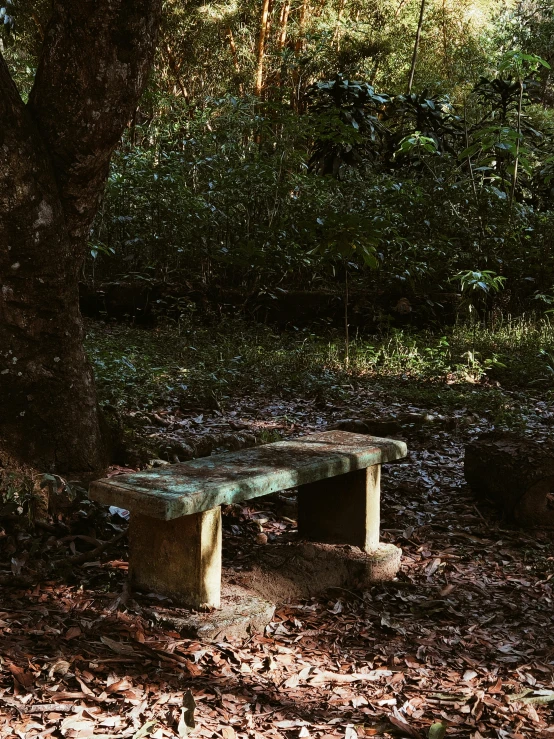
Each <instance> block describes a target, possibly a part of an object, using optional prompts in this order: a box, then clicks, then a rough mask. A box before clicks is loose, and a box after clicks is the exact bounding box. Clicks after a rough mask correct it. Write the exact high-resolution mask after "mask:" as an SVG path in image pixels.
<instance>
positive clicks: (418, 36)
mask: <svg viewBox="0 0 554 739" xmlns="http://www.w3.org/2000/svg"><path fill="white" fill-rule="evenodd" d="M424 15H425V0H421V5H420V6H419V20H418V23H417V31H416V37H415V41H414V50H413V53H412V63H411V65H410V75H409V77H408V88H407V94H408V95H410V94H411V92H412V85H413V84H414V75H415V70H416V64H417V55H418V52H419V41H420V39H421V29H422V28H423V17H424Z"/></svg>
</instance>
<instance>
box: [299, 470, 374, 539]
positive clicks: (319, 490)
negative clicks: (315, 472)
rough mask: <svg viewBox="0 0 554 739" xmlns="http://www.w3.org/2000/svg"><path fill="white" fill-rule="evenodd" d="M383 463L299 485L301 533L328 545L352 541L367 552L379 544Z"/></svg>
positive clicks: (306, 537) (304, 536)
mask: <svg viewBox="0 0 554 739" xmlns="http://www.w3.org/2000/svg"><path fill="white" fill-rule="evenodd" d="M380 477H381V465H374V466H373V467H367V468H366V469H363V470H356V471H355V472H348V473H347V474H346V475H340V476H339V477H332V478H330V479H328V480H320V481H319V482H312V483H309V484H308V485H301V486H300V487H299V488H298V533H299V535H300V536H301V537H302V538H304V539H311V540H312V541H319V542H323V543H328V544H351V545H353V546H356V547H359V548H360V549H362V550H364V551H365V552H372V551H375V550H376V549H377V548H378V546H379V523H380V521H379V515H380V514H379V500H380Z"/></svg>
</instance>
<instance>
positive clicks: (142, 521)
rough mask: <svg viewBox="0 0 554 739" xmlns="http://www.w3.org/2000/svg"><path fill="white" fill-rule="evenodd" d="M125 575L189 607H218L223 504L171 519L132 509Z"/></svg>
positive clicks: (133, 582)
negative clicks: (145, 514) (127, 568)
mask: <svg viewBox="0 0 554 739" xmlns="http://www.w3.org/2000/svg"><path fill="white" fill-rule="evenodd" d="M129 579H130V582H131V585H132V586H133V587H134V588H137V589H139V590H143V591H146V592H155V593H163V594H164V595H166V596H168V597H170V598H173V600H174V601H175V602H176V603H178V604H180V605H183V606H188V607H189V608H195V609H200V610H203V609H209V608H219V605H220V591H221V508H219V507H217V508H212V509H211V510H208V511H202V513H193V514H192V515H189V516H182V517H181V518H176V519H173V520H171V521H162V520H160V519H159V518H152V517H150V516H144V515H143V514H141V513H131V519H130V523H129Z"/></svg>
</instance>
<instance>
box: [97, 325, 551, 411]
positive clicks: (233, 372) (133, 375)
mask: <svg viewBox="0 0 554 739" xmlns="http://www.w3.org/2000/svg"><path fill="white" fill-rule="evenodd" d="M87 343H88V351H89V355H90V357H91V359H92V361H93V364H94V368H95V372H96V377H97V382H98V386H99V392H100V396H101V400H102V402H103V403H104V404H109V405H111V406H115V407H116V408H121V409H134V410H139V409H140V410H156V409H159V408H163V407H164V406H168V407H176V406H178V407H181V408H182V409H195V408H196V409H214V408H216V409H217V408H223V409H224V408H225V406H226V404H227V403H228V402H230V401H232V400H233V399H234V398H236V397H244V396H245V395H259V396H269V395H272V396H275V395H276V396H291V395H296V396H301V397H305V398H307V399H314V398H315V399H317V400H320V401H321V402H324V401H333V400H334V401H340V400H341V399H343V398H345V397H347V396H348V397H351V396H352V394H353V393H354V394H355V391H356V388H358V387H381V388H386V389H389V390H390V391H391V392H394V394H395V395H397V396H398V397H399V398H404V399H406V400H411V401H412V402H418V400H419V401H420V402H421V403H422V404H423V405H431V406H433V405H436V406H437V407H444V408H455V407H458V408H460V407H467V408H468V409H469V410H471V411H479V410H483V409H484V408H487V409H488V410H490V411H491V412H492V413H493V414H496V416H497V417H498V422H500V423H505V424H507V425H512V422H516V423H519V420H518V419H519V418H520V415H521V412H522V411H523V408H522V407H520V408H519V410H518V409H516V408H514V407H513V406H510V403H507V400H506V397H505V395H504V391H505V390H510V391H516V392H517V391H525V390H528V389H531V388H535V390H536V391H537V392H540V393H541V394H542V395H545V396H550V397H551V396H552V394H553V392H554V326H553V325H552V323H551V322H550V321H549V320H547V319H540V320H532V319H531V318H529V319H526V318H519V319H514V320H510V321H505V322H503V323H502V324H500V325H498V326H496V327H495V328H489V329H482V330H479V331H475V329H474V328H473V327H472V326H470V325H458V326H455V327H453V328H452V329H450V330H448V331H445V332H443V333H442V334H441V335H433V334H431V333H428V332H421V333H415V332H411V333H410V332H404V331H398V330H397V331H391V332H388V333H387V334H384V335H382V336H380V337H371V338H361V337H354V338H353V340H352V342H351V345H350V357H349V362H348V364H347V363H346V362H345V360H344V347H343V343H342V338H341V337H340V335H333V334H330V335H329V336H327V337H325V338H324V337H321V336H318V335H316V334H314V333H310V332H308V331H298V332H289V333H283V334H276V333H275V332H274V331H272V330H271V329H270V328H268V327H266V326H263V325H259V324H252V323H246V322H244V321H242V320H240V319H230V318H227V319H224V320H223V321H222V322H220V323H219V324H218V325H211V326H206V325H202V324H200V323H199V322H198V321H197V320H193V319H190V320H189V321H188V322H187V324H186V325H181V327H180V329H177V328H176V327H174V326H172V325H170V324H167V325H165V326H160V327H158V328H157V329H153V330H144V329H140V328H133V327H129V326H122V325H103V324H97V323H91V324H90V325H89V329H88V340H87Z"/></svg>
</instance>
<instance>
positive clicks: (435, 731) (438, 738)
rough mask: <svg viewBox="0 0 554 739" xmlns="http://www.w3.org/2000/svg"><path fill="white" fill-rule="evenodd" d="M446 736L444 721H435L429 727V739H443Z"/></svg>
mask: <svg viewBox="0 0 554 739" xmlns="http://www.w3.org/2000/svg"><path fill="white" fill-rule="evenodd" d="M445 734H446V724H445V723H444V722H443V721H435V723H434V724H432V726H430V727H429V739H443V738H444V735H445Z"/></svg>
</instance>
